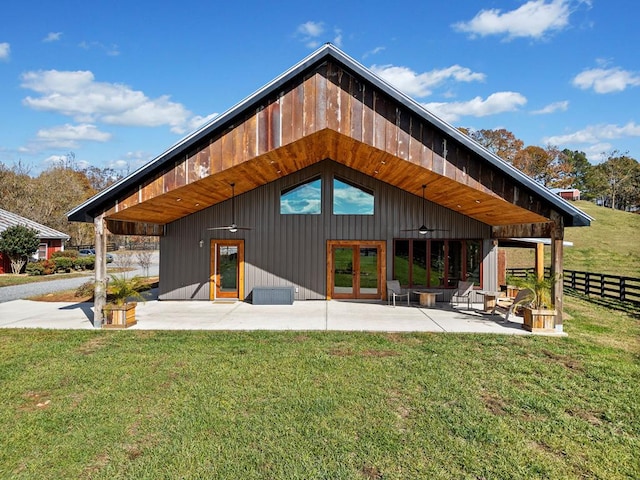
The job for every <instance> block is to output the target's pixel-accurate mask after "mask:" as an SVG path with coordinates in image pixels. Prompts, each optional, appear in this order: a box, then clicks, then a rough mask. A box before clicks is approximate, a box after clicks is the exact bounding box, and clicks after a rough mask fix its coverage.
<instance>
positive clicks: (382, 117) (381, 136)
mask: <svg viewBox="0 0 640 480" xmlns="http://www.w3.org/2000/svg"><path fill="white" fill-rule="evenodd" d="M373 107H374V108H373V143H372V145H373V146H374V147H375V148H379V149H381V150H385V149H386V147H387V140H386V138H387V118H386V115H387V102H386V99H385V97H384V96H383V95H380V94H378V93H377V92H374V102H373Z"/></svg>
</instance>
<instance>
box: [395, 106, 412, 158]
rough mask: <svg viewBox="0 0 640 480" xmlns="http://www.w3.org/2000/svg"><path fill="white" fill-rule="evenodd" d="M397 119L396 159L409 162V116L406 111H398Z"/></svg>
mask: <svg viewBox="0 0 640 480" xmlns="http://www.w3.org/2000/svg"><path fill="white" fill-rule="evenodd" d="M397 115H398V118H397V121H396V123H397V129H396V135H397V141H398V147H397V149H398V153H397V155H398V157H400V158H402V159H403V160H409V158H410V154H409V147H410V146H409V135H410V133H411V114H410V113H409V112H408V111H407V110H401V109H398V113H397Z"/></svg>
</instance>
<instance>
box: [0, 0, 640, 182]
mask: <svg viewBox="0 0 640 480" xmlns="http://www.w3.org/2000/svg"><path fill="white" fill-rule="evenodd" d="M639 17H640V4H638V2H636V1H634V0H606V1H605V0H530V1H523V0H476V1H460V0H458V1H450V2H442V1H437V2H436V1H431V0H423V1H401V0H396V1H395V2H377V1H372V0H369V1H367V2H358V1H351V2H344V1H338V2H336V1H333V0H325V1H323V2H290V1H281V2H277V3H276V2H260V1H255V0H245V1H243V2H214V1H205V0H201V1H192V0H181V1H180V2H177V1H172V0H164V1H162V2H157V1H155V2H150V1H147V0H136V1H130V0H127V1H121V0H111V1H102V0H92V1H87V0H82V1H71V0H59V1H57V2H51V1H48V0H39V1H32V0H21V1H19V2H17V1H14V2H5V3H4V4H3V5H2V6H0V162H2V163H4V164H5V165H7V166H11V165H13V164H15V163H17V162H21V163H22V164H23V165H24V166H26V167H28V168H29V170H30V172H31V173H32V174H34V175H37V174H38V173H39V172H40V171H42V170H44V169H46V168H48V167H49V166H51V165H53V164H55V163H56V162H60V161H61V160H62V159H64V158H66V157H67V155H68V154H70V153H73V156H74V158H75V162H76V164H77V165H78V166H80V167H87V166H95V167H98V168H107V167H110V168H114V169H116V170H117V171H118V172H119V173H124V174H126V173H127V172H128V171H133V170H135V169H137V168H139V167H140V166H141V165H143V164H144V163H146V162H148V161H149V160H152V159H153V158H155V157H156V156H158V155H160V154H161V153H162V152H164V151H165V150H166V149H168V148H169V147H171V146H172V145H173V144H175V143H176V142H178V141H179V140H180V139H181V138H183V137H184V136H186V135H187V134H188V133H189V132H191V131H193V130H195V129H196V128H198V126H199V125H202V124H203V123H204V122H206V121H208V120H210V119H212V118H214V117H215V116H216V115H219V114H221V113H223V112H225V111H226V110H228V109H229V108H232V107H233V106H234V105H235V104H237V103H239V102H240V101H242V100H243V99H244V98H246V97H247V96H249V95H251V94H252V93H253V92H255V91H256V90H259V89H260V88H261V87H262V86H264V85H265V84H267V83H268V82H270V81H271V80H273V79H274V78H276V77H277V76H278V75H280V74H281V73H282V72H284V71H285V70H287V69H288V68H290V67H291V66H293V65H295V64H297V63H298V62H299V61H300V60H302V59H303V58H304V57H306V56H307V55H309V54H310V53H312V52H313V51H315V50H316V49H317V48H319V47H320V46H321V45H322V44H324V43H326V42H331V43H333V44H334V45H336V46H337V47H339V48H340V49H342V50H343V51H344V52H345V53H346V54H347V55H349V56H351V57H352V58H354V59H355V60H356V61H358V62H360V63H362V64H363V65H364V66H365V67H367V68H370V69H371V70H372V71H373V72H374V73H376V74H377V75H379V76H381V77H382V78H383V79H385V80H387V81H388V82H390V83H391V84H392V85H394V86H395V87H396V88H398V89H399V90H401V91H403V92H404V93H406V94H408V95H409V96H411V97H412V98H414V99H415V100H416V101H418V102H419V103H421V104H422V105H424V106H425V107H426V108H427V109H428V110H430V111H431V112H432V113H434V114H436V115H437V116H439V117H440V118H442V119H443V120H445V121H447V122H449V123H450V124H451V125H453V126H455V127H466V128H470V129H476V130H478V129H497V128H506V129H507V130H509V131H511V132H513V133H514V134H515V135H516V137H518V138H520V139H521V140H523V142H524V144H525V145H539V146H546V145H554V146H557V147H560V148H570V149H572V150H580V151H583V152H585V153H586V154H587V157H588V158H589V160H590V161H591V162H592V163H594V164H596V163H599V162H601V161H602V160H603V159H606V158H607V156H608V155H609V154H610V153H611V152H614V151H618V152H620V153H622V154H628V155H629V156H631V157H633V158H635V159H637V160H640V108H639V107H640V55H638V45H640V29H638V28H637V25H636V23H637V19H638V18H639Z"/></svg>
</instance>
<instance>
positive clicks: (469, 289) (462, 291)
mask: <svg viewBox="0 0 640 480" xmlns="http://www.w3.org/2000/svg"><path fill="white" fill-rule="evenodd" d="M472 294H473V282H463V281H459V282H458V288H457V290H456V291H455V292H453V295H451V304H452V305H453V303H454V302H455V304H456V305H460V302H463V301H466V302H467V309H468V310H471V295H472Z"/></svg>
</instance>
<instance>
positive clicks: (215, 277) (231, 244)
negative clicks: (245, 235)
mask: <svg viewBox="0 0 640 480" xmlns="http://www.w3.org/2000/svg"><path fill="white" fill-rule="evenodd" d="M211 250H212V252H211V259H212V263H213V265H212V268H211V271H212V273H213V274H212V276H211V293H210V297H211V299H212V300H216V299H221V298H228V299H238V300H244V288H243V282H244V278H243V277H244V275H243V274H242V273H243V270H244V241H242V240H217V241H216V240H212V241H211Z"/></svg>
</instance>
